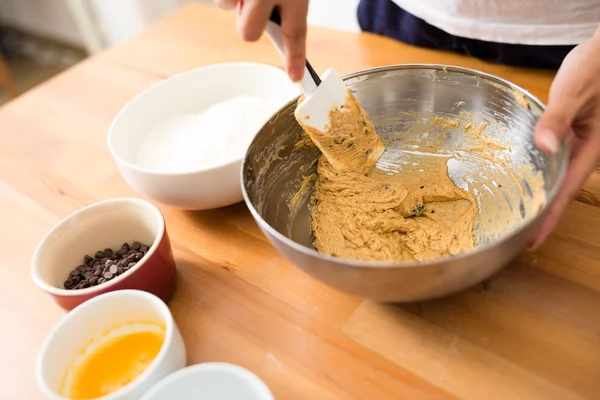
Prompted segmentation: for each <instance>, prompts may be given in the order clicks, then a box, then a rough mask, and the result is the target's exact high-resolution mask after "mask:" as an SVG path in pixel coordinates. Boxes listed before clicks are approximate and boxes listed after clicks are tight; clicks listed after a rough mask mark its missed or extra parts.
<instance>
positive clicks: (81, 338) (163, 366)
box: [35, 290, 186, 400]
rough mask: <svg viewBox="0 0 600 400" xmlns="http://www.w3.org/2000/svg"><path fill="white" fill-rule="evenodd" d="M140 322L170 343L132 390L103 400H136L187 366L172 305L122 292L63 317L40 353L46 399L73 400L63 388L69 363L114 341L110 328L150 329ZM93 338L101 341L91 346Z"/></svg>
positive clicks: (40, 377)
mask: <svg viewBox="0 0 600 400" xmlns="http://www.w3.org/2000/svg"><path fill="white" fill-rule="evenodd" d="M140 321H150V322H154V323H160V324H162V325H164V327H165V339H164V342H163V345H162V347H161V349H160V351H159V353H158V355H157V356H156V358H155V359H154V361H153V362H152V363H151V364H150V365H149V366H148V368H147V369H146V370H145V371H144V372H143V373H142V374H141V375H140V376H139V377H138V378H137V379H135V380H134V381H133V382H131V383H130V384H129V385H127V386H125V387H123V388H121V389H119V390H117V391H115V392H113V393H111V394H109V395H107V396H104V397H100V398H98V399H101V400H137V399H139V398H140V397H141V396H142V394H143V393H145V392H146V391H147V390H148V389H149V388H150V387H151V386H152V385H153V384H154V383H156V382H157V381H159V380H160V379H162V378H164V377H165V376H167V375H169V374H170V373H172V372H174V371H176V370H178V369H181V368H183V367H185V363H186V352H185V346H184V343H183V339H182V338H181V334H180V333H179V329H178V328H177V325H175V322H174V320H173V316H172V315H171V312H170V311H169V308H168V307H167V305H166V304H165V303H164V302H163V301H161V300H160V299H159V298H158V297H156V296H154V295H152V294H150V293H146V292H143V291H139V290H119V291H116V292H111V293H107V294H103V295H101V296H98V297H95V298H93V299H91V300H89V301H87V302H85V303H83V304H82V305H80V306H79V307H77V308H75V309H74V310H73V311H71V312H70V313H68V314H67V315H66V316H65V317H63V319H62V320H61V321H60V322H59V323H58V324H57V325H56V326H55V327H54V329H53V330H52V331H51V332H50V334H49V335H48V337H47V338H46V340H45V342H44V344H43V345H42V348H41V350H40V352H39V356H38V359H37V364H36V370H35V372H36V380H37V382H38V385H39V387H40V388H41V390H42V392H43V394H44V395H45V396H46V398H48V399H50V400H68V398H67V397H64V396H62V395H61V394H62V393H61V389H62V388H61V386H62V381H63V377H64V376H65V371H67V369H68V367H69V365H70V363H71V362H73V360H76V361H75V362H76V363H77V362H80V361H81V359H82V358H83V357H84V356H85V354H86V352H87V351H88V349H89V351H91V350H92V349H93V348H94V347H93V344H94V343H96V342H97V343H102V341H103V340H106V339H108V338H110V337H113V336H112V335H111V334H109V335H108V336H105V335H104V333H105V332H106V330H107V329H111V328H114V327H115V326H121V327H120V328H119V329H118V333H125V332H132V331H140V330H147V329H148V327H147V326H145V324H144V323H136V322H140ZM132 323H133V324H132ZM114 332H117V330H115V331H114ZM91 339H95V340H96V341H95V342H93V344H92V345H90V344H89V342H90V340H91ZM86 345H87V346H86ZM83 348H85V349H86V350H85V351H84V353H83V355H82V354H78V352H79V351H80V350H81V349H83ZM67 379H68V377H67Z"/></svg>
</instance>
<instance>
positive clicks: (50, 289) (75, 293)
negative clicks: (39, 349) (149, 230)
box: [30, 197, 165, 301]
mask: <svg viewBox="0 0 600 400" xmlns="http://www.w3.org/2000/svg"><path fill="white" fill-rule="evenodd" d="M118 203H132V204H134V205H135V206H136V207H147V208H148V209H149V210H150V211H151V212H152V213H154V215H155V216H156V217H158V221H159V226H158V231H157V233H156V235H155V238H154V241H153V243H152V245H151V246H150V247H149V248H148V252H147V253H146V254H144V256H143V257H142V258H141V259H140V260H139V261H138V262H137V263H136V264H135V266H134V267H133V268H130V269H129V270H127V271H125V272H123V273H122V274H121V275H119V276H117V277H116V278H114V279H111V280H110V281H108V282H104V283H102V284H100V285H96V286H92V287H89V288H85V289H77V290H67V289H62V288H60V287H56V286H54V285H50V284H49V283H47V282H46V280H45V279H43V278H42V277H41V276H40V274H39V273H38V269H39V264H40V262H39V260H40V258H41V257H42V256H43V254H42V250H43V247H44V245H45V244H46V242H47V241H48V240H49V239H50V237H51V236H52V235H53V234H54V233H55V232H56V231H57V230H58V229H59V228H61V227H63V226H65V225H67V224H68V223H69V221H71V220H72V219H73V218H76V217H78V216H80V215H81V214H83V213H86V212H89V211H90V210H93V209H94V208H101V207H106V206H109V205H111V204H118ZM164 236H165V217H164V215H163V214H162V212H161V211H160V210H159V209H158V207H156V206H155V205H154V204H152V203H150V202H149V201H146V200H143V199H138V198H134V197H131V198H130V197H119V198H114V199H106V200H101V201H98V202H96V203H92V204H90V205H87V206H85V207H82V208H80V209H79V210H77V211H75V212H73V213H71V214H69V215H67V216H66V217H64V218H63V219H61V220H60V221H59V222H57V223H56V224H55V225H54V226H53V227H52V228H50V230H49V231H48V232H47V233H46V234H45V235H44V237H43V238H42V239H41V240H40V241H39V243H38V244H37V246H36V248H35V250H34V252H33V255H32V257H31V265H30V273H31V279H33V281H34V282H35V284H36V285H37V286H38V287H39V288H40V289H42V290H44V291H45V292H47V293H49V294H52V295H56V296H61V297H79V296H85V295H94V294H97V293H98V292H100V291H102V292H103V293H104V292H105V289H109V288H111V287H112V286H114V285H116V284H117V283H119V282H121V281H123V280H124V279H126V278H127V276H129V275H131V274H130V273H133V272H134V271H137V270H138V269H140V268H143V267H144V265H145V264H146V261H148V260H149V259H150V257H151V256H152V255H153V254H154V253H155V252H156V249H158V246H159V245H160V243H161V241H162V239H163V237H164ZM88 301H89V300H88Z"/></svg>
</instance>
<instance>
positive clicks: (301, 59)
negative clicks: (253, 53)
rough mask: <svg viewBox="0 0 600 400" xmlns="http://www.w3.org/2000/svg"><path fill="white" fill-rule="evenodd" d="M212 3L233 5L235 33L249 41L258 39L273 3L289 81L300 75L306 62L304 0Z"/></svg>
mask: <svg viewBox="0 0 600 400" xmlns="http://www.w3.org/2000/svg"><path fill="white" fill-rule="evenodd" d="M215 3H216V4H217V5H218V6H219V7H221V8H223V9H226V10H230V9H233V8H236V7H237V12H238V18H237V26H238V31H239V34H240V36H241V37H242V39H244V40H246V41H249V42H254V41H256V40H258V39H260V37H261V35H262V33H263V31H264V30H265V28H266V26H267V22H268V21H269V17H270V16H271V12H272V11H273V9H274V8H276V7H277V9H278V10H279V14H280V15H281V32H282V34H283V47H284V51H285V69H286V71H287V74H288V75H289V77H290V79H292V81H294V82H298V81H300V80H301V79H302V76H303V75H304V65H305V62H306V17H307V15H308V0H215Z"/></svg>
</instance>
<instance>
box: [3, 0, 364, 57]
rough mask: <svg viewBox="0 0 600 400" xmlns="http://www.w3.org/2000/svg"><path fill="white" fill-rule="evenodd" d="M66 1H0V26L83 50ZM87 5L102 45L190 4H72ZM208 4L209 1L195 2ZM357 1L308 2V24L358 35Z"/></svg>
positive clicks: (136, 0)
mask: <svg viewBox="0 0 600 400" xmlns="http://www.w3.org/2000/svg"><path fill="white" fill-rule="evenodd" d="M68 1H69V0H0V23H2V24H5V25H8V26H13V27H16V28H21V29H23V30H27V31H30V32H32V33H35V34H38V35H42V36H47V37H50V38H54V39H58V40H62V41H65V42H68V43H72V44H75V45H81V46H84V45H85V44H86V41H85V39H84V37H85V35H84V34H83V33H82V31H81V30H80V27H81V26H79V27H78V24H77V23H76V20H75V18H74V17H73V15H72V13H71V9H70V8H69V6H68ZM72 1H76V2H87V3H86V4H87V5H88V6H89V7H87V8H88V9H89V11H90V13H89V17H90V22H92V25H93V26H90V28H91V30H92V31H94V32H95V33H97V34H98V35H99V40H100V41H101V42H102V44H103V45H112V44H115V43H118V42H120V41H121V40H124V39H127V38H128V37H130V36H132V35H135V34H136V33H138V32H139V31H141V30H143V29H144V27H145V26H147V25H148V24H150V23H152V22H154V21H155V20H157V19H159V18H161V17H162V16H164V15H166V14H168V13H170V12H172V11H174V10H175V9H177V8H178V7H180V6H181V5H182V4H184V3H186V2H188V1H190V0H72ZM196 1H200V2H205V3H208V2H211V0H196ZM358 1H359V0H311V1H310V9H309V15H308V23H309V24H310V25H315V26H324V27H329V28H333V29H341V30H347V31H358V30H359V27H358V22H357V21H356V7H357V5H358Z"/></svg>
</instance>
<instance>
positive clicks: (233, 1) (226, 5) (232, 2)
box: [215, 0, 238, 10]
mask: <svg viewBox="0 0 600 400" xmlns="http://www.w3.org/2000/svg"><path fill="white" fill-rule="evenodd" d="M237 2H238V0H215V4H216V5H217V7H219V8H222V9H223V10H233V9H234V8H235V7H236V5H237Z"/></svg>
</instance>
